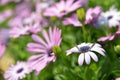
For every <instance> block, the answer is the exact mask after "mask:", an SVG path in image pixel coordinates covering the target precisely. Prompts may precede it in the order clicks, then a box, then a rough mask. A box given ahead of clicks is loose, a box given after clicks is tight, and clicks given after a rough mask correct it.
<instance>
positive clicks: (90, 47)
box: [66, 43, 105, 65]
mask: <svg viewBox="0 0 120 80" xmlns="http://www.w3.org/2000/svg"><path fill="white" fill-rule="evenodd" d="M66 52H67V55H69V54H71V53H80V55H79V58H78V64H79V65H83V62H84V59H85V62H86V64H90V61H91V58H92V59H93V60H94V61H95V62H97V61H98V57H97V55H96V54H95V52H97V53H99V54H101V55H102V56H105V54H104V52H105V50H104V49H103V48H102V47H101V45H100V44H98V43H82V44H80V45H76V46H75V47H73V48H71V49H70V50H67V51H66ZM90 57H91V58H90Z"/></svg>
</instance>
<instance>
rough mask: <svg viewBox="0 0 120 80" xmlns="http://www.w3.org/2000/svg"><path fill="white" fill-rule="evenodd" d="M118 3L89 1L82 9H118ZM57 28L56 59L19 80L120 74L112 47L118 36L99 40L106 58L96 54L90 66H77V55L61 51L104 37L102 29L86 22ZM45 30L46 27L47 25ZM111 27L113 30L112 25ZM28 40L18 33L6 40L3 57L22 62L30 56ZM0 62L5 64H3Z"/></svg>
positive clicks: (107, 79) (103, 79) (86, 79)
mask: <svg viewBox="0 0 120 80" xmlns="http://www.w3.org/2000/svg"><path fill="white" fill-rule="evenodd" d="M119 3H120V0H89V3H88V6H87V7H85V8H84V9H85V11H86V9H87V8H89V7H95V6H101V7H102V9H103V11H107V10H108V9H109V8H110V7H111V6H112V5H115V6H116V7H117V9H118V10H120V4H119ZM15 6H16V4H14V3H10V4H8V5H7V6H0V11H3V10H4V9H7V8H14V7H15ZM7 21H8V20H6V21H5V22H3V23H1V24H0V28H4V27H6V28H8V26H7V24H6V23H7ZM55 22H57V21H55ZM53 23H54V22H53ZM57 27H59V28H60V29H61V30H62V44H61V46H60V48H61V51H60V52H58V54H59V55H58V56H57V60H56V62H54V63H50V65H48V66H47V67H46V68H45V69H44V70H42V71H41V72H40V74H39V75H38V76H35V75H34V72H32V73H31V74H29V75H27V77H26V78H25V79H23V80H114V79H115V78H116V77H120V58H119V56H120V48H119V47H117V49H116V46H119V45H120V38H117V39H115V40H114V41H107V42H99V43H100V44H101V45H102V46H103V48H104V49H105V50H106V53H105V54H106V57H102V56H101V55H99V54H97V55H98V57H99V61H98V62H97V63H96V62H94V61H92V62H91V64H90V65H86V64H84V65H83V66H79V65H78V56H79V54H71V55H69V56H66V52H65V51H66V50H67V49H70V48H72V47H73V46H75V44H80V43H82V42H93V43H94V42H97V39H98V38H99V37H101V36H105V33H106V31H107V30H106V28H105V27H103V28H95V27H93V26H92V25H86V26H84V28H83V27H73V26H64V25H62V24H59V25H57ZM45 29H46V30H47V28H45ZM111 30H116V28H112V29H111ZM40 34H41V33H40ZM32 41H33V40H32V39H31V36H30V35H28V36H22V37H20V38H18V39H10V41H9V44H8V45H7V50H6V52H5V55H4V56H6V55H10V56H12V57H13V58H14V60H15V61H26V60H27V59H28V58H29V57H30V56H31V54H30V53H29V52H27V51H26V48H27V46H26V45H27V43H28V42H32ZM8 61H9V58H8ZM3 65H6V63H4V64H3ZM2 74H3V72H2V71H1V74H0V80H3V78H2Z"/></svg>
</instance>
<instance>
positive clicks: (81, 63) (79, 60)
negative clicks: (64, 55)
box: [78, 53, 85, 66]
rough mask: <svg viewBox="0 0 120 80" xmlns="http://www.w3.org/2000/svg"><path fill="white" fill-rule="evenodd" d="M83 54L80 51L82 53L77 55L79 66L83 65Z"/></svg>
mask: <svg viewBox="0 0 120 80" xmlns="http://www.w3.org/2000/svg"><path fill="white" fill-rule="evenodd" d="M84 55H85V54H84V53H82V54H80V55H79V58H78V64H79V65H80V66H82V65H83V62H84Z"/></svg>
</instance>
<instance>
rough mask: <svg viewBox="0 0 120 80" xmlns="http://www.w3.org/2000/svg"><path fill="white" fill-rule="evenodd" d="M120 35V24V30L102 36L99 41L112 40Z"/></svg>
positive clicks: (119, 28)
mask: <svg viewBox="0 0 120 80" xmlns="http://www.w3.org/2000/svg"><path fill="white" fill-rule="evenodd" d="M118 36H120V25H119V26H118V30H117V31H116V32H115V33H114V34H113V35H109V36H103V37H100V38H98V39H97V41H112V40H114V39H115V38H116V37H118Z"/></svg>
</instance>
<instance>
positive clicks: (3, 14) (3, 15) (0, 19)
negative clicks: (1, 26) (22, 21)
mask: <svg viewBox="0 0 120 80" xmlns="http://www.w3.org/2000/svg"><path fill="white" fill-rule="evenodd" d="M12 14H13V12H12V10H10V9H8V10H5V11H3V12H0V23H1V22H3V21H4V20H6V19H7V18H9V17H10V16H12Z"/></svg>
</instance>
